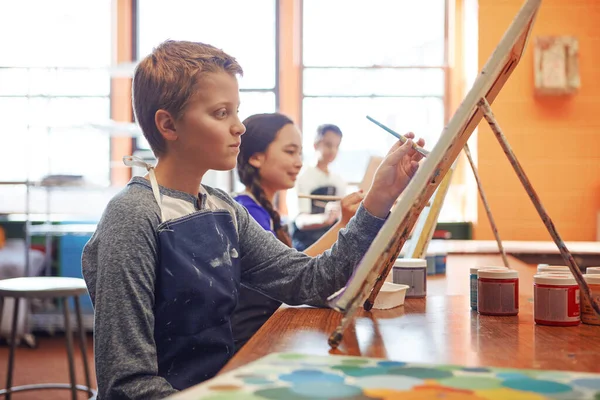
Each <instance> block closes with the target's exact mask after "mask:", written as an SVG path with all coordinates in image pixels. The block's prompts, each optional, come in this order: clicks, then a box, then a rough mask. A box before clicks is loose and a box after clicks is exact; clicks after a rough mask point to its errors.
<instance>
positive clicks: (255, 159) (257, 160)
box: [248, 153, 265, 169]
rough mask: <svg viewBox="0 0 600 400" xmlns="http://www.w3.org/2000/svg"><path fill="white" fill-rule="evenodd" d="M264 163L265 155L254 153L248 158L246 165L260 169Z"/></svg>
mask: <svg viewBox="0 0 600 400" xmlns="http://www.w3.org/2000/svg"><path fill="white" fill-rule="evenodd" d="M264 162H265V153H254V154H252V156H250V159H249V160H248V164H250V165H252V166H253V167H254V168H256V169H260V167H262V165H263V163H264Z"/></svg>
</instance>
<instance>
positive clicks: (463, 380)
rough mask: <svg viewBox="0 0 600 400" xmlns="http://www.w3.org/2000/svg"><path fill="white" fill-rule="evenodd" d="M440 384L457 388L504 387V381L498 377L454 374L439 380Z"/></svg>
mask: <svg viewBox="0 0 600 400" xmlns="http://www.w3.org/2000/svg"><path fill="white" fill-rule="evenodd" d="M438 382H439V383H440V385H443V386H448V387H451V388H455V389H469V390H485V389H498V388H501V387H502V381H501V380H500V379H496V378H484V377H478V376H453V377H452V378H448V379H441V380H439V381H438Z"/></svg>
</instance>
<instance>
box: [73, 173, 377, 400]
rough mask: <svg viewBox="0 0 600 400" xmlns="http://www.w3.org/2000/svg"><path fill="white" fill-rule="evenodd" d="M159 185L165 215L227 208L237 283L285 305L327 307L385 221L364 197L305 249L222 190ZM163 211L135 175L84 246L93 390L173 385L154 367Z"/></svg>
mask: <svg viewBox="0 0 600 400" xmlns="http://www.w3.org/2000/svg"><path fill="white" fill-rule="evenodd" d="M160 192H161V197H162V202H163V211H164V212H165V218H166V219H170V218H175V217H177V216H183V215H186V214H189V213H190V212H194V211H195V210H198V209H221V210H222V209H226V210H229V212H231V213H232V214H233V220H234V222H235V223H236V225H237V232H238V236H239V248H240V256H241V270H242V273H241V281H242V283H244V284H245V285H247V286H250V287H253V288H255V289H257V290H259V291H261V292H263V293H265V294H267V295H269V296H271V297H273V298H276V299H278V300H280V301H282V302H285V303H287V304H290V305H301V304H308V305H314V306H324V305H325V304H326V299H327V297H328V296H329V295H331V294H333V293H334V292H336V291H337V290H339V289H340V288H341V287H342V286H344V285H345V284H346V282H347V280H348V279H349V278H350V275H351V274H352V271H353V268H354V267H355V266H356V265H357V264H358V262H359V261H360V259H361V258H362V256H363V255H364V254H365V253H366V251H367V249H368V247H369V245H370V244H371V242H372V240H373V239H374V238H375V235H376V234H377V232H378V231H379V229H380V228H381V226H382V225H383V223H384V220H382V219H379V218H376V217H374V216H372V215H371V214H369V213H368V212H367V211H366V209H364V207H363V206H362V205H361V206H360V208H359V209H358V211H357V213H356V215H355V217H354V218H352V220H351V221H350V223H349V224H348V226H347V228H346V229H343V230H341V231H340V233H339V235H338V241H337V243H336V244H335V245H334V246H333V247H332V248H331V249H330V250H328V251H326V252H325V253H324V254H322V255H321V256H318V257H314V258H311V257H309V256H307V255H305V254H304V253H301V252H298V251H296V250H295V249H292V248H289V247H287V246H285V245H284V244H283V243H281V242H280V241H279V240H277V239H276V238H275V237H274V236H273V234H271V233H269V232H267V231H265V230H264V229H262V228H261V227H260V225H258V223H256V221H254V219H253V218H252V217H251V216H250V215H249V214H248V212H247V211H246V209H245V208H243V207H242V206H241V205H239V204H238V203H236V202H235V201H234V200H233V199H232V198H231V197H229V196H228V195H227V194H226V193H224V192H223V191H220V190H218V189H213V188H210V187H203V188H202V190H201V193H200V194H199V198H200V201H198V198H196V197H195V196H192V195H189V194H186V193H183V192H178V191H174V190H170V189H167V188H164V187H161V188H160ZM198 203H200V204H198ZM160 215H161V214H160V209H159V207H158V204H157V202H156V200H155V198H154V195H153V193H152V190H151V187H150V183H149V182H148V181H147V180H146V179H144V178H140V177H136V178H133V179H132V181H131V182H130V183H129V184H128V186H127V187H126V188H125V189H123V190H122V191H121V192H120V193H119V194H117V195H116V196H115V197H114V198H113V199H112V200H111V201H110V202H109V204H108V206H107V208H106V210H105V211H104V214H103V216H102V218H101V220H100V222H99V224H98V228H97V230H96V232H95V233H94V235H93V236H92V238H91V239H90V241H89V242H88V243H87V245H86V246H85V248H84V252H83V257H82V266H83V275H84V278H85V281H86V283H87V286H88V290H89V292H90V296H91V298H92V301H93V304H94V309H95V328H94V329H95V343H94V347H95V362H96V375H97V379H98V399H157V398H164V397H167V396H169V395H171V394H173V393H175V392H176V390H175V389H174V388H173V387H172V386H171V385H170V384H169V383H168V382H167V381H166V380H165V379H164V378H162V377H160V376H158V362H157V353H156V345H155V342H154V313H153V307H154V301H155V297H154V287H155V282H156V268H157V266H158V242H157V238H158V236H157V227H158V225H159V224H160ZM198 246H199V251H201V248H202V244H201V243H199V244H198ZM198 383H200V382H198Z"/></svg>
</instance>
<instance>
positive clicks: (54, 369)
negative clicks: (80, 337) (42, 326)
mask: <svg viewBox="0 0 600 400" xmlns="http://www.w3.org/2000/svg"><path fill="white" fill-rule="evenodd" d="M35 342H36V343H35V344H36V346H37V347H36V348H29V347H27V346H25V345H21V346H19V347H18V348H17V351H16V354H15V366H14V372H13V386H18V385H23V384H32V383H68V382H69V367H68V363H67V349H66V343H65V337H64V335H63V334H56V335H54V336H50V335H48V334H37V335H36V336H35ZM78 343H79V341H75V343H74V346H75V376H76V379H77V383H78V384H80V385H85V378H84V372H83V371H84V369H83V363H82V360H81V353H80V351H79V347H78ZM86 346H87V354H88V365H89V367H90V375H91V376H90V378H91V379H92V388H96V383H95V382H96V374H95V370H94V362H93V361H94V356H93V344H92V335H91V334H88V335H87V343H86ZM8 353H9V347H8V345H7V344H6V342H4V341H3V342H2V344H0V388H2V389H3V388H5V387H6V378H7V369H8ZM12 398H13V399H14V400H34V399H44V400H62V399H70V398H71V393H70V391H69V390H62V389H61V390H43V391H42V390H40V391H29V392H21V393H15V394H13V396H12ZM87 398H89V396H88V395H87V394H86V393H85V392H79V393H78V397H77V399H78V400H83V399H87Z"/></svg>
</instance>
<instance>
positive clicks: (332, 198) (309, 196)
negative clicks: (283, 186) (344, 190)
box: [298, 194, 342, 201]
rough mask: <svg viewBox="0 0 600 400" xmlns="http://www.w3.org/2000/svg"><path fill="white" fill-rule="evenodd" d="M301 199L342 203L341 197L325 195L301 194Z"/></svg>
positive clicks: (299, 196)
mask: <svg viewBox="0 0 600 400" xmlns="http://www.w3.org/2000/svg"><path fill="white" fill-rule="evenodd" d="M298 198H300V199H311V200H322V201H340V200H341V199H342V197H340V196H328V195H324V194H299V195H298Z"/></svg>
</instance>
